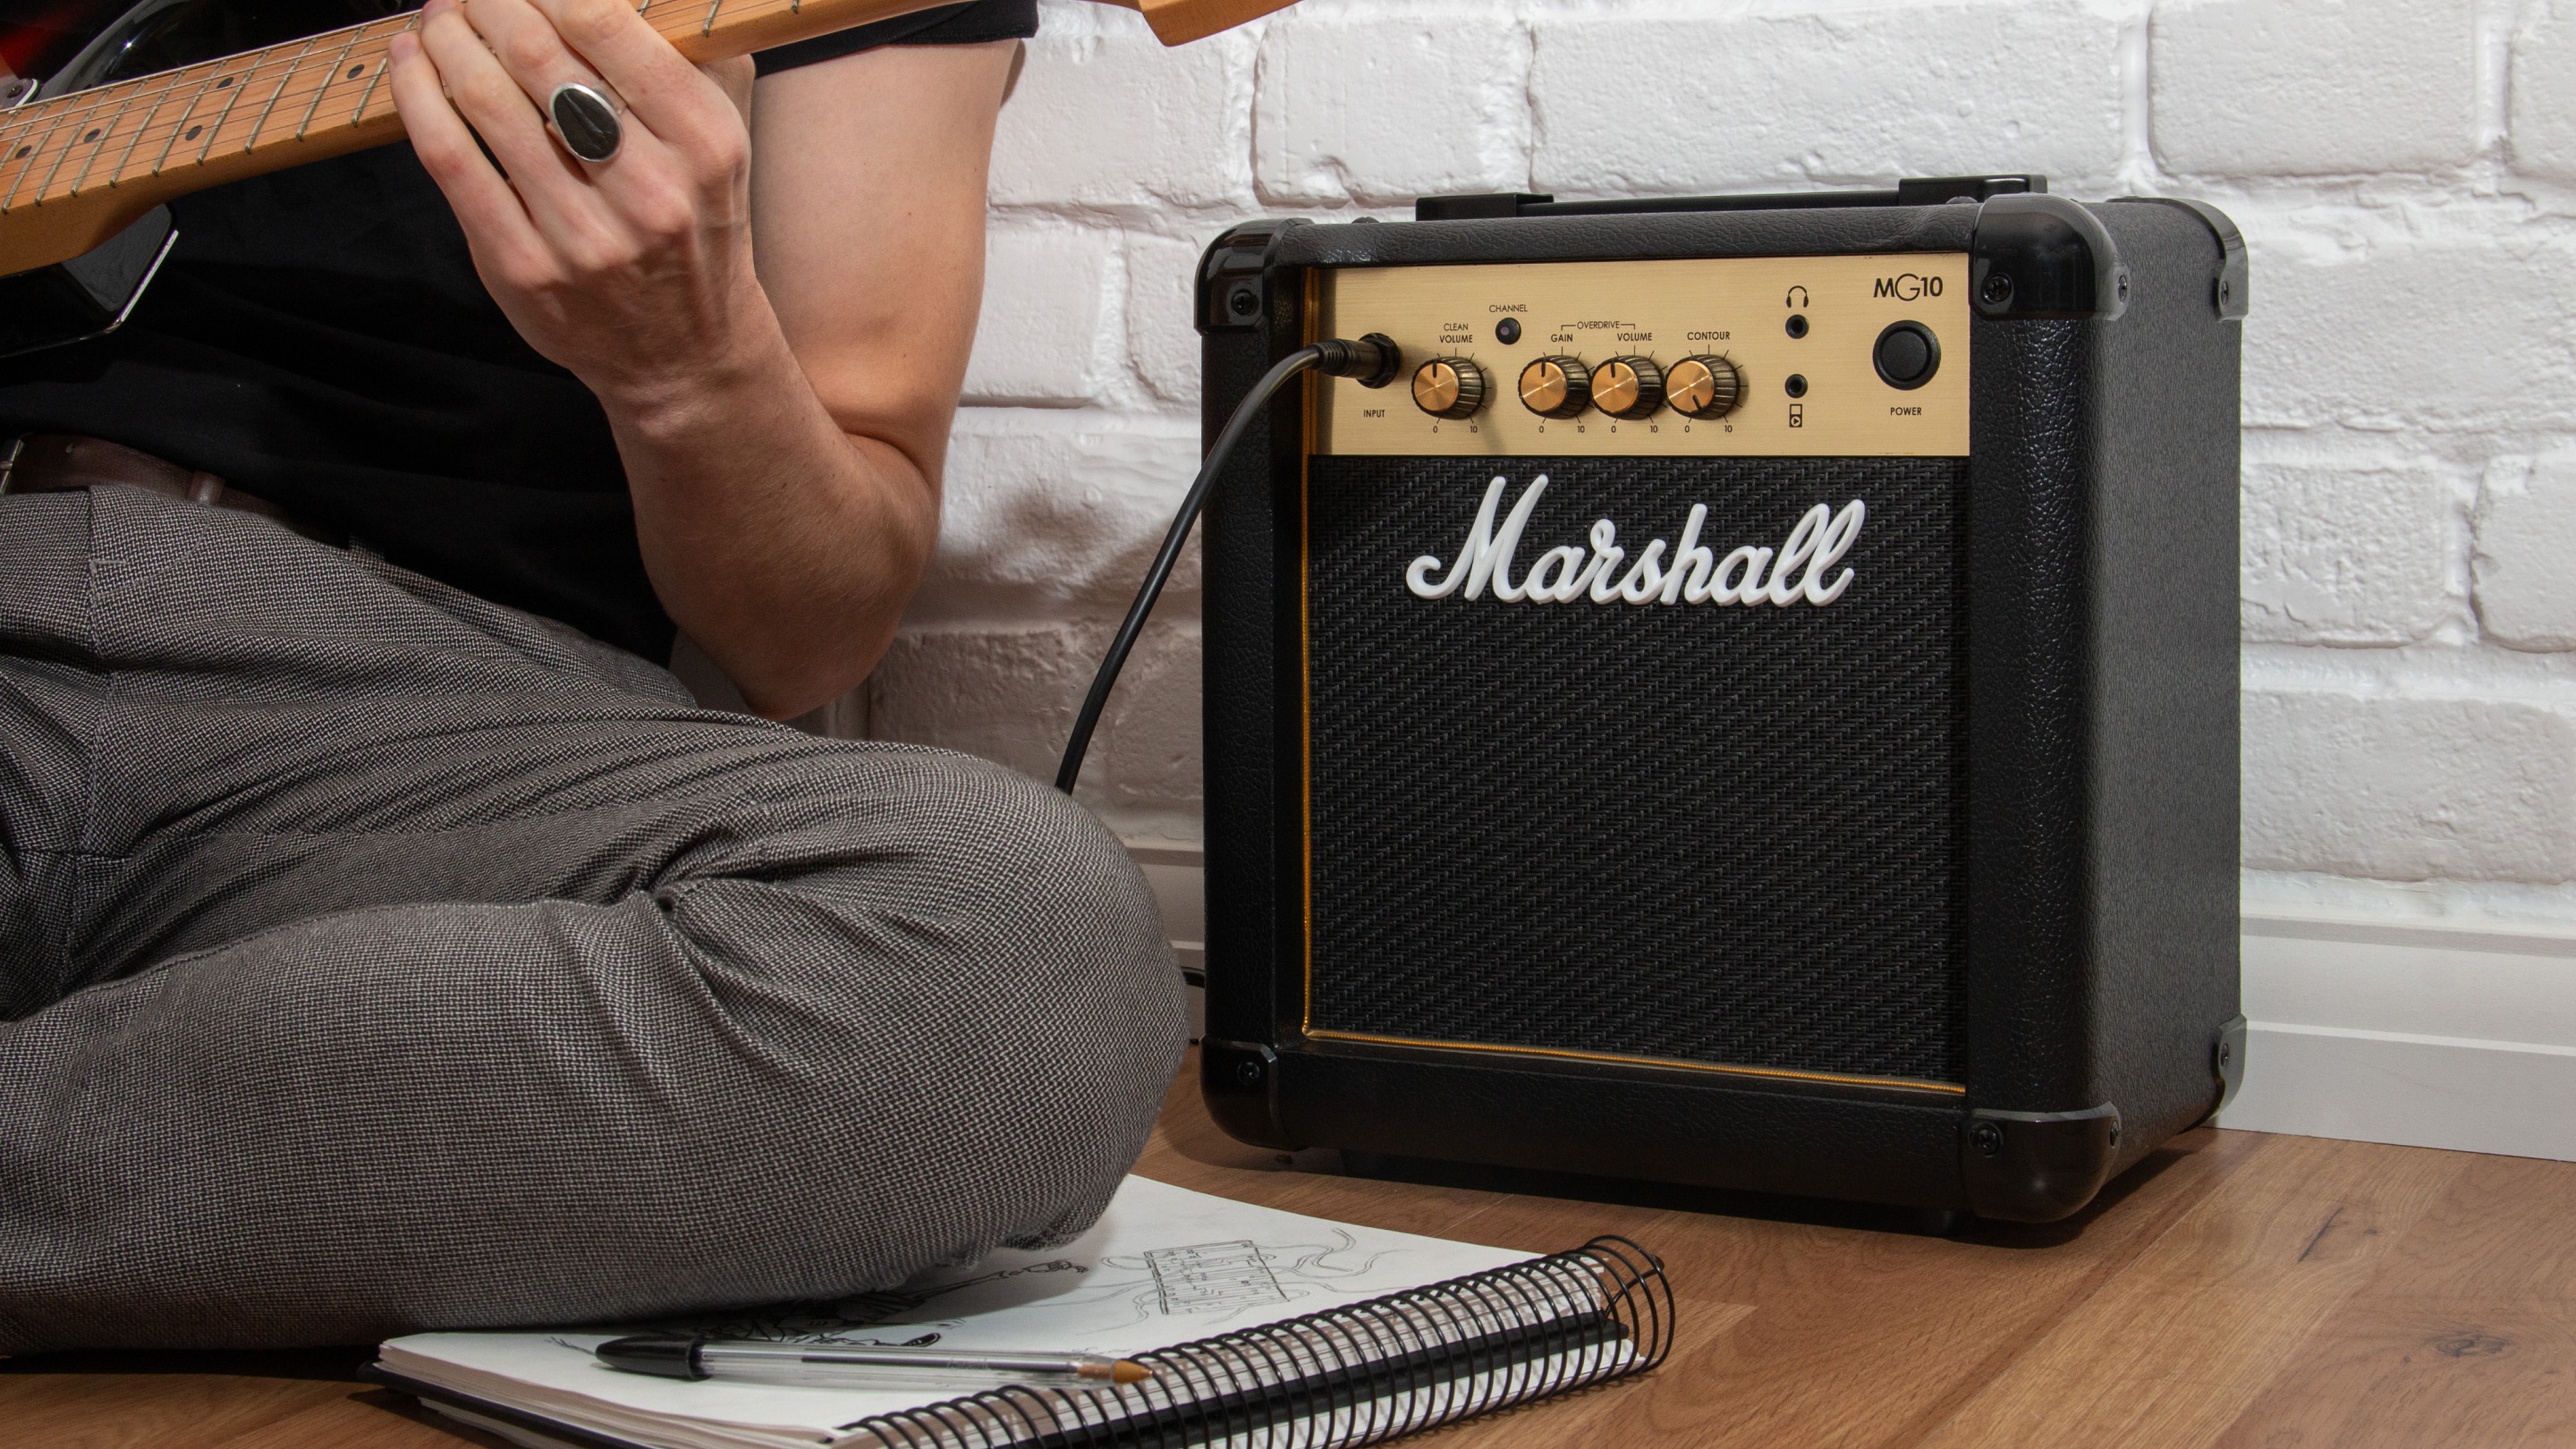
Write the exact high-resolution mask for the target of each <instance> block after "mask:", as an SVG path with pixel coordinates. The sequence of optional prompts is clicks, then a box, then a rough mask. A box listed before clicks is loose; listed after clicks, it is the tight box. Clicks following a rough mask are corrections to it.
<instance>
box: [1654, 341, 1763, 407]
mask: <svg viewBox="0 0 2576 1449" xmlns="http://www.w3.org/2000/svg"><path fill="white" fill-rule="evenodd" d="M1664 393H1665V397H1664V400H1665V401H1666V402H1669V403H1671V404H1672V405H1673V411H1674V412H1677V413H1680V414H1681V415H1682V416H1683V417H1686V418H1722V417H1725V416H1726V415H1727V414H1728V413H1731V412H1733V411H1735V405H1736V404H1737V403H1740V402H1742V401H1744V374H1743V373H1741V372H1738V371H1736V370H1735V364H1734V363H1732V362H1729V361H1727V360H1726V359H1725V358H1723V357H1706V356H1702V357H1685V358H1683V359H1682V360H1681V361H1679V362H1676V363H1674V364H1673V370H1672V371H1670V372H1668V373H1665V374H1664Z"/></svg>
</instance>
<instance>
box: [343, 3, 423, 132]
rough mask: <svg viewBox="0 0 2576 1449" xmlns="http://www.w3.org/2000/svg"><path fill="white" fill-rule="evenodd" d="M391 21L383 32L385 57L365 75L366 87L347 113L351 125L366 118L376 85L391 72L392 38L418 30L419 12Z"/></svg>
mask: <svg viewBox="0 0 2576 1449" xmlns="http://www.w3.org/2000/svg"><path fill="white" fill-rule="evenodd" d="M392 23H393V26H394V28H393V29H391V30H389V31H386V32H385V58H384V59H383V60H382V61H380V62H378V63H377V65H376V73H375V74H374V75H371V76H369V77H367V88H366V89H365V90H363V91H361V92H359V93H358V108H357V109H356V110H354V111H351V112H350V113H349V124H350V125H352V126H355V125H357V124H358V123H360V122H362V121H364V120H366V119H367V107H368V106H369V105H372V104H373V103H374V102H375V98H376V87H378V86H380V85H383V84H384V82H385V77H386V76H387V75H389V74H391V73H392V72H393V68H394V58H393V38H394V37H395V36H397V35H400V34H402V33H403V32H405V31H413V30H418V29H419V28H420V15H419V12H417V11H415V12H413V13H412V14H409V15H405V16H403V17H401V18H400V20H399V21H397V22H392Z"/></svg>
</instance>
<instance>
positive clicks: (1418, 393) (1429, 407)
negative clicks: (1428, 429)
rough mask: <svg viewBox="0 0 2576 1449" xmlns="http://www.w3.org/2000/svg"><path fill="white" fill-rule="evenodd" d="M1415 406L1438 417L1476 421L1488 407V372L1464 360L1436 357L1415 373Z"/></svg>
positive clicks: (1460, 358) (1461, 358)
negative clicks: (1486, 373)
mask: <svg viewBox="0 0 2576 1449" xmlns="http://www.w3.org/2000/svg"><path fill="white" fill-rule="evenodd" d="M1413 405H1414V406H1415V407H1418V408H1420V409H1422V410H1423V411H1424V412H1426V413H1429V414H1431V415H1432V416H1433V417H1435V418H1472V417H1474V416H1475V415H1476V410H1477V409H1478V408H1481V407H1483V406H1484V405H1485V370H1484V369H1483V368H1481V367H1478V366H1477V365H1476V364H1474V363H1472V362H1469V361H1468V360H1467V359H1465V358H1463V357H1435V358H1433V359H1431V360H1430V361H1429V362H1426V363H1424V364H1422V366H1421V367H1419V368H1416V369H1415V370H1414V373H1413Z"/></svg>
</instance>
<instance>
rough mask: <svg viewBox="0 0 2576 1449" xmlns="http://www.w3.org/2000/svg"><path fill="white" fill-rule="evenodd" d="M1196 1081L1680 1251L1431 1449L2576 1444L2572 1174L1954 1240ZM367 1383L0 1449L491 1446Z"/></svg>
mask: <svg viewBox="0 0 2576 1449" xmlns="http://www.w3.org/2000/svg"><path fill="white" fill-rule="evenodd" d="M1190 1081H1191V1078H1189V1077H1184V1079H1183V1084H1182V1086H1181V1087H1179V1088H1177V1089H1176V1090H1175V1091H1174V1093H1173V1097H1172V1100H1171V1103H1170V1105H1169V1107H1168V1108H1167V1109H1166V1111H1165V1112H1164V1115H1163V1123H1162V1126H1161V1128H1160V1130H1158V1131H1157V1133H1156V1134H1155V1138H1154V1142H1153V1146H1152V1147H1151V1148H1150V1149H1149V1150H1148V1151H1147V1153H1146V1155H1145V1160H1144V1161H1143V1162H1142V1163H1141V1164H1140V1165H1139V1170H1140V1171H1142V1172H1144V1173H1146V1174H1147V1175H1149V1176H1152V1177H1157V1178H1161V1179H1163V1180H1165V1181H1168V1182H1175V1183H1179V1184H1181V1185H1183V1186H1186V1187H1194V1188H1200V1189H1203V1190H1207V1191H1212V1192H1219V1193H1225V1194H1229V1195H1231V1196H1235V1197H1239V1198H1243V1199H1247V1200H1251V1201H1255V1202H1262V1203H1268V1204H1271V1205H1273V1206H1276V1207H1283V1208H1289V1209H1293V1210H1295V1211H1298V1212H1308V1213H1318V1214H1322V1215H1325V1216H1329V1217H1337V1218H1344V1219H1349V1220H1352V1221H1357V1222H1366V1223H1373V1224H1376V1225H1378V1226H1381V1227H1389V1228H1401V1229H1406V1230H1409V1231H1413V1232H1421V1233H1436V1234H1441V1235H1444V1236H1451V1237H1459V1238H1468V1239H1473V1240H1476V1241H1479V1242H1486V1243H1493V1244H1498V1245H1502V1246H1506V1247H1513V1248H1526V1249H1532V1250H1550V1249H1556V1248H1563V1247H1568V1246H1571V1245H1573V1244H1574V1243H1577V1242H1580V1241H1582V1240H1583V1239H1585V1238H1587V1237H1589V1236H1591V1235H1592V1234H1595V1233H1600V1232H1617V1233H1624V1234H1626V1235H1627V1236H1629V1237H1631V1238H1634V1239H1636V1240H1637V1241H1639V1242H1641V1243H1644V1244H1646V1245H1647V1246H1649V1247H1651V1248H1653V1249H1655V1250H1656V1251H1657V1252H1659V1253H1660V1254H1662V1255H1663V1257H1664V1259H1665V1262H1666V1264H1667V1265H1668V1267H1669V1269H1670V1272H1671V1276H1672V1281H1673V1284H1674V1288H1675V1291H1676V1294H1677V1296H1678V1298H1679V1300H1680V1303H1681V1320H1682V1325H1683V1328H1682V1333H1681V1335H1680V1339H1679V1342H1678V1346H1677V1347H1676V1349H1675V1352H1674V1354H1673V1356H1672V1359H1671V1361H1670V1362H1669V1363H1667V1364H1666V1365H1665V1367H1664V1368H1663V1369H1661V1370H1660V1371H1659V1372H1657V1373H1656V1374H1654V1375H1652V1376H1651V1377H1649V1378H1646V1379H1643V1380H1638V1381H1632V1382H1628V1383H1624V1384H1619V1385H1614V1386H1608V1387H1604V1388H1599V1389H1595V1390H1593V1391H1591V1392H1589V1393H1586V1394H1583V1395H1578V1396H1576V1397H1574V1398H1572V1399H1568V1400H1560V1401H1557V1402H1554V1403H1548V1404H1542V1405H1535V1406H1531V1407H1526V1408H1523V1409H1520V1410H1516V1411H1513V1412H1510V1413H1506V1414H1502V1415H1499V1416H1496V1417H1494V1418H1491V1419H1488V1420H1485V1421H1481V1422H1478V1423H1473V1424H1467V1425H1460V1426H1457V1427H1453V1428H1451V1429H1447V1430H1443V1431H1441V1432H1439V1433H1437V1434H1433V1435H1428V1436H1424V1437H1423V1438H1422V1439H1420V1440H1417V1441H1415V1442H1420V1443H1424V1444H1426V1445H1428V1444H1439V1445H1441V1446H1443V1449H1502V1446H1511V1449H1540V1446H1555V1445H1566V1444H1614V1443H1615V1444H1618V1445H1622V1446H1640V1445H1691V1446H1734V1445H1741V1446H1757V1445H1758V1446H1763V1449H1779V1446H1791V1449H1796V1446H1810V1445H1835V1446H1880V1449H1914V1446H1936V1445H1937V1446H1943V1449H1949V1446H1962V1449H1969V1446H1973V1449H2006V1446H2019V1445H2030V1446H2047V1449H2063V1446H2069V1445H2079V1446H2088V1449H2096V1446H2110V1445H2141V1446H2155V1449H2193V1446H2202V1445H2210V1446H2225V1449H2256V1446H2261V1449H2287V1446H2303V1449H2315V1446H2339V1449H2340V1446H2374V1445H2388V1446H2403V1449H2424V1446H2431V1445H2444V1444H2458V1445H2475V1446H2479V1449H2503V1446H2509V1445H2523V1444H2534V1445H2536V1444H2556V1445H2571V1444H2576V1163H2560V1162H2536V1161H2530V1160H2526V1159H2521V1158H2510V1157H2480V1156H2473V1155H2469V1154H2465V1153H2448V1152H2431V1151H2424V1150H2421V1149H2416V1148H2403V1147H2379V1146H2373V1145H2370V1144H2367V1143H2356V1142H2329V1141H2323V1140H2318V1139H2312V1138H2301V1137H2267V1136H2262V1135H2259V1134H2255V1133H2247V1132H2211V1131H2202V1132H2195V1133H2192V1134H2190V1135H2189V1136H2187V1137H2184V1138H2182V1139H2180V1140H2178V1141H2177V1142H2176V1143H2175V1144H2173V1146H2172V1147H2171V1148H2170V1149H2169V1150H2167V1151H2165V1152H2162V1153H2159V1154H2158V1155H2157V1156H2155V1157H2153V1158H2151V1159H2149V1160H2148V1161H2147V1162H2145V1163H2143V1164H2141V1165H2140V1167H2139V1168H2138V1170H2136V1171H2134V1172H2132V1173H2130V1174H2129V1175H2127V1176H2126V1177H2124V1178H2122V1179H2121V1180H2120V1181H2119V1182H2116V1183H2114V1184H2112V1186H2111V1188H2110V1189H2109V1190H2108V1191H2107V1192H2106V1193H2105V1194H2104V1197H2103V1200H2102V1201H2101V1202H2099V1203H2097V1204H2096V1205H2095V1206H2094V1207H2093V1208H2092V1209H2090V1210H2088V1211H2087V1212H2086V1213H2085V1214H2084V1215H2083V1216H2082V1217H2080V1218H2078V1219H2076V1220H2074V1221H2072V1222H2070V1223H2064V1224H2056V1225H2052V1226H2048V1227H1994V1226H1982V1227H1979V1228H1977V1229H1975V1230H1973V1231H1970V1232H1968V1233H1967V1234H1965V1235H1964V1236H1961V1237H1957V1238H1948V1239H1945V1238H1939V1237H1930V1236H1924V1235H1922V1234H1920V1233H1918V1232H1915V1231H1912V1230H1911V1229H1912V1228H1913V1226H1914V1224H1913V1223H1912V1220H1911V1219H1910V1218H1908V1217H1907V1216H1906V1215H1904V1214H1901V1213H1894V1212H1880V1211H1877V1210H1871V1209H1856V1208H1842V1207H1836V1206H1834V1205H1831V1204H1817V1203H1803V1204H1802V1203H1789V1202H1782V1201H1779V1200H1764V1199H1749V1198H1728V1197H1718V1196H1712V1195H1707V1194H1697V1195H1694V1194H1689V1193H1683V1192H1654V1191H1644V1192H1639V1191H1636V1190H1633V1189H1632V1190H1626V1191H1625V1192H1624V1194H1623V1193H1622V1192H1621V1190H1619V1189H1612V1188H1603V1187H1600V1186H1598V1185H1595V1186H1592V1187H1590V1188H1588V1189H1586V1190H1587V1191H1589V1192H1591V1193H1592V1195H1594V1196H1619V1195H1624V1196H1626V1197H1627V1198H1628V1201H1627V1202H1625V1203H1612V1204H1603V1203H1599V1202H1586V1201H1580V1200H1574V1199H1571V1198H1567V1197H1562V1196H1553V1195H1546V1194H1543V1193H1541V1192H1537V1191H1532V1190H1530V1189H1532V1188H1533V1187H1545V1188H1549V1189H1552V1190H1556V1191H1563V1190H1566V1189H1568V1188H1569V1187H1581V1186H1582V1185H1580V1184H1563V1183H1553V1184H1548V1183H1533V1182H1530V1181H1526V1180H1523V1181H1515V1182H1513V1183H1510V1184H1508V1185H1511V1186H1515V1187H1518V1188H1520V1189H1522V1190H1520V1191H1516V1192H1502V1191H1495V1190H1490V1188H1491V1186H1492V1183H1491V1182H1490V1181H1487V1182H1484V1183H1479V1182H1478V1181H1476V1180H1475V1175H1474V1174H1468V1173H1460V1174H1450V1178H1451V1180H1449V1181H1446V1182H1442V1183H1437V1184H1433V1183H1425V1182H1420V1181H1411V1182H1398V1181H1389V1180H1371V1179H1365V1178H1354V1177H1347V1176H1334V1175H1325V1174H1322V1173H1318V1172H1315V1171H1311V1170H1307V1169H1308V1168H1310V1167H1313V1166H1318V1165H1329V1164H1326V1163H1318V1162H1292V1161H1289V1160H1286V1159H1282V1158H1280V1157H1278V1156H1276V1155H1274V1154H1269V1153H1264V1152H1260V1151H1258V1150H1255V1149H1251V1148H1246V1147H1242V1146H1240V1145H1238V1144H1235V1143H1233V1142H1231V1141H1229V1140H1228V1139H1226V1138H1225V1137H1224V1136H1223V1135H1222V1134H1220V1133H1218V1132H1217V1131H1216V1130H1215V1128H1213V1127H1212V1126H1210V1125H1209V1123H1208V1120H1207V1118H1206V1116H1205V1114H1204V1113H1202V1112H1201V1111H1200V1110H1199V1107H1198V1102H1197V1096H1196V1092H1195V1090H1194V1089H1193V1088H1191V1087H1190V1086H1189V1085H1188V1084H1189V1082H1190ZM363 1360H364V1354H363V1353H361V1352H350V1353H336V1354H334V1353H312V1354H296V1355H271V1356H254V1355H178V1354H164V1355H136V1354H122V1355H117V1354H95V1355H77V1356H67V1357H56V1358H46V1359H32V1360H20V1361H17V1362H15V1363H0V1445H6V1446H9V1449H17V1446H21V1445H25V1446H40V1445H41V1446H47V1449H128V1446H136V1449H140V1446H147V1445H148V1446H156V1449H158V1446H173V1449H178V1446H184V1449H216V1446H221V1449H458V1445H459V1444H460V1443H480V1444H486V1445H496V1444H498V1443H499V1441H497V1440H487V1439H480V1438H477V1437H475V1436H472V1435H469V1434H464V1433H461V1432H459V1431H454V1430H450V1429H446V1428H443V1427H440V1426H438V1425H436V1424H435V1423H432V1422H429V1421H426V1420H425V1419H424V1418H423V1417H421V1416H420V1414H419V1411H418V1410H416V1409H414V1408H412V1407H411V1406H410V1405H409V1404H408V1403H407V1402H406V1401H404V1400H402V1399H400V1398H397V1397H396V1396H394V1395H391V1394H388V1393H385V1392H382V1391H380V1390H375V1389H370V1388H367V1387H365V1386H363V1385H360V1384H354V1383H350V1382H347V1381H346V1379H345V1377H344V1376H345V1375H346V1374H347V1373H348V1372H349V1370H350V1369H351V1368H352V1367H354V1366H355V1365H356V1364H358V1363H360V1362H363Z"/></svg>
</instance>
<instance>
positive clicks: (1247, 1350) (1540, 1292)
mask: <svg viewBox="0 0 2576 1449" xmlns="http://www.w3.org/2000/svg"><path fill="white" fill-rule="evenodd" d="M1672 1332H1673V1296H1672V1286H1671V1284H1670V1283H1669V1282H1667V1281H1666V1279H1665V1277H1664V1268H1663V1263H1662V1260H1660V1259H1658V1258H1657V1257H1655V1255H1654V1254H1652V1253H1649V1252H1647V1251H1646V1250H1645V1249H1644V1248H1642V1247H1639V1246H1638V1245H1637V1244H1635V1243H1633V1242H1631V1241H1629V1240H1628V1239H1626V1238H1622V1237H1617V1236H1604V1237H1598V1238H1594V1239H1593V1240H1592V1241H1590V1242H1588V1243H1586V1244H1584V1245H1583V1246H1582V1247H1580V1248H1576V1249H1574V1250H1572V1251H1570V1252H1564V1253H1557V1254H1552V1255H1550V1256H1548V1257H1544V1258H1533V1259H1531V1260H1529V1261H1527V1262H1522V1263H1513V1264H1508V1265H1506V1266H1504V1267H1500V1268H1493V1269H1488V1270H1487V1271H1485V1272H1482V1273H1474V1274H1470V1275H1468V1276H1466V1277H1463V1278H1454V1279H1451V1280H1449V1281H1448V1282H1445V1283H1435V1284H1432V1285H1430V1286H1428V1287H1423V1288H1416V1289H1412V1290H1409V1291H1406V1292H1401V1293H1394V1294H1389V1295H1387V1296H1385V1297H1382V1298H1373V1299H1370V1300H1368V1301H1366V1302H1363V1303H1352V1304H1345V1305H1343V1306H1341V1307H1337V1308H1330V1309H1326V1310H1324V1311H1322V1312H1320V1313H1311V1314H1307V1315H1305V1316H1303V1317H1299V1318H1291V1319H1286V1320H1283V1321H1281V1322H1278V1323H1272V1324H1265V1325H1262V1326H1260V1327H1256V1328H1247V1329H1242V1330H1239V1331H1237V1332H1233V1333H1227V1334H1222V1335H1219V1336H1217V1337H1214V1338H1203V1339H1199V1340H1197V1341H1195V1342H1191V1343H1185V1344H1181V1345H1179V1346H1177V1347H1173V1348H1167V1349H1160V1350H1156V1351H1153V1352H1149V1353H1140V1354H1135V1355H1133V1356H1132V1357H1134V1358H1135V1360H1136V1361H1137V1362H1139V1363H1141V1364H1144V1365H1145V1366H1146V1367H1148V1368H1150V1369H1152V1370H1153V1371H1154V1377H1153V1378H1152V1379H1150V1380H1148V1381H1146V1382H1144V1383H1141V1384H1134V1385H1129V1386H1128V1387H1126V1388H1124V1389H1121V1390H1118V1391H1116V1392H1114V1393H1110V1392H1100V1391H1087V1392H1086V1391H1079V1390H1077V1391H1067V1390H1063V1389H1051V1388H1032V1387H1028V1386H1025V1385H1010V1386H1006V1387H1003V1388H998V1389H992V1390H988V1391H986V1392H983V1393H979V1394H974V1395H971V1396H969V1397H965V1398H958V1399H950V1400H948V1401H946V1402H944V1403H938V1404H932V1405H929V1406H927V1407H924V1408H919V1409H910V1410H905V1411H903V1412H900V1413H892V1414H882V1415H877V1416H874V1417H871V1418H868V1419H862V1420H859V1421H857V1422H855V1423H853V1424H850V1425H847V1426H846V1428H845V1432H844V1433H843V1434H842V1435H841V1436H839V1437H838V1438H836V1439H835V1441H834V1442H835V1443H836V1444H838V1445H844V1446H847V1445H854V1444H866V1443H868V1442H870V1441H871V1440H873V1441H874V1442H875V1443H877V1444H879V1445H883V1446H885V1449H1203V1446H1215V1445H1223V1446H1226V1449H1356V1446H1360V1445H1366V1444H1376V1443H1380V1442H1382V1441H1385V1440H1388V1439H1392V1438H1395V1437H1396V1436H1398V1435H1400V1434H1409V1433H1413V1432H1414V1431H1416V1430H1420V1429H1428V1428H1432V1427H1434V1426H1436V1425H1440V1424H1447V1423H1452V1422H1455V1421H1457V1420H1460V1419H1465V1418H1469V1417H1472V1416H1474V1415H1477V1414H1481V1413H1485V1412H1487V1411H1489V1410H1492V1409H1498V1408H1503V1407H1505V1406H1507V1405H1511V1404H1518V1403H1524V1402H1527V1401H1529V1400H1532V1399H1539V1398H1545V1397H1548V1396H1550V1395H1554V1394H1561V1393H1564V1392H1567V1391H1568V1390H1572V1389H1578V1388H1583V1387H1586V1386H1588V1385H1591V1384H1597V1383H1603V1382H1607V1381H1609V1380H1611V1379H1617V1378H1625V1377H1627V1376H1629V1375H1631V1374H1639V1373H1643V1372H1645V1371H1647V1370H1649V1369H1651V1368H1654V1367H1655V1366H1656V1365H1658V1364H1660V1363H1662V1362H1663V1361H1664V1358H1665V1356H1666V1355H1667V1354H1669V1353H1670V1352H1671V1350H1672Z"/></svg>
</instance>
